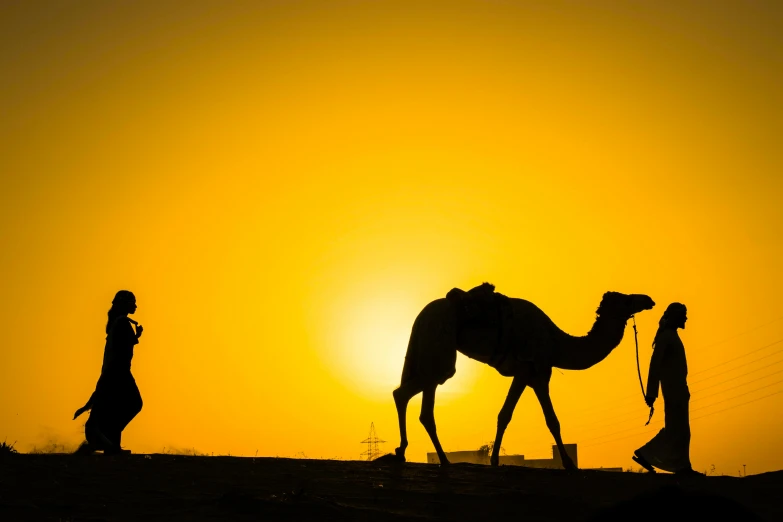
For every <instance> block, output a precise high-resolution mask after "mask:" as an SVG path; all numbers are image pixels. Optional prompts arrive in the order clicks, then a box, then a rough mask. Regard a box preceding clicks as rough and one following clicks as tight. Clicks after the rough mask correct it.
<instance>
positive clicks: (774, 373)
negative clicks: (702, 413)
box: [691, 365, 783, 402]
mask: <svg viewBox="0 0 783 522" xmlns="http://www.w3.org/2000/svg"><path fill="white" fill-rule="evenodd" d="M769 366H772V365H768V366H764V367H762V368H759V370H763V369H765V368H769ZM756 371H758V370H753V371H752V372H748V373H744V374H742V375H739V376H738V377H732V378H731V379H726V380H725V381H721V382H716V383H715V384H711V385H709V386H707V387H705V388H702V389H701V390H699V391H698V393H701V392H703V391H704V390H709V389H710V388H714V387H715V386H720V385H721V384H726V383H727V382H730V381H733V380H734V379H736V378H739V377H744V376H745V375H749V374H751V373H754V372H756ZM779 373H783V370H778V371H776V372H772V373H768V374H767V375H764V376H762V377H757V378H756V379H751V380H749V381H747V382H744V383H742V384H738V385H737V386H733V387H731V388H727V389H726V390H722V391H720V392H718V393H723V392H724V391H728V390H733V389H734V388H739V387H740V386H745V385H746V384H750V383H752V382H756V381H760V380H761V379H765V378H767V377H771V376H773V375H777V374H779ZM694 393H696V392H694ZM713 395H714V394H713ZM708 397H710V396H709V395H708ZM701 398H702V397H700V398H699V399H701ZM699 399H694V400H699ZM691 402H693V401H691Z"/></svg>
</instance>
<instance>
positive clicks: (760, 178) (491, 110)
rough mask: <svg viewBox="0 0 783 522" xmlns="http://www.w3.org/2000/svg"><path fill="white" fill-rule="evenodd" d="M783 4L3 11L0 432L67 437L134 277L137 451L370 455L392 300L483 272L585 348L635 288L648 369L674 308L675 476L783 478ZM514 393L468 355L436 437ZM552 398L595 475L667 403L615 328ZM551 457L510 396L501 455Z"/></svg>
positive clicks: (485, 436) (488, 435)
mask: <svg viewBox="0 0 783 522" xmlns="http://www.w3.org/2000/svg"><path fill="white" fill-rule="evenodd" d="M782 6H783V4H780V3H778V2H754V3H752V4H748V3H740V2H721V3H705V2H655V3H641V2H609V1H601V2H589V3H586V2H566V1H555V2H506V1H500V0H496V1H471V2H467V1H452V2H429V1H414V2H407V1H394V2H392V1H352V2H348V1H335V2H305V1H290V2H273V1H247V2H243V1H234V2H204V1H193V2H188V3H187V6H186V4H183V3H180V2H167V1H164V2H152V1H150V2H70V1H63V2H49V3H46V2H4V3H2V5H0V29H1V30H0V70H2V71H3V73H2V75H1V76H2V77H1V78H0V109H1V110H2V113H1V114H0V176H1V177H0V278H1V280H2V289H3V292H2V294H3V299H2V300H0V317H2V327H0V331H2V346H3V348H2V361H0V439H6V438H7V440H8V442H12V441H18V442H17V447H18V448H19V449H21V450H25V451H27V450H31V449H32V448H33V447H42V446H45V445H46V444H49V443H52V442H56V443H59V444H66V445H69V446H70V445H72V446H75V445H76V444H77V443H78V442H80V441H81V440H82V437H83V422H84V420H85V419H84V418H81V419H80V420H78V421H72V420H71V416H72V414H73V411H74V410H75V409H76V408H77V407H79V406H80V405H82V404H83V403H84V401H85V400H86V399H87V398H88V397H89V395H90V393H91V392H92V390H93V389H94V386H95V382H96V380H97V378H98V374H99V372H100V366H101V360H102V350H103V343H104V326H105V321H106V311H107V310H108V308H109V305H110V303H111V299H112V297H113V295H114V293H115V292H116V291H117V290H120V289H128V290H131V291H133V292H134V293H135V294H136V296H137V299H138V305H139V309H138V312H137V313H136V314H135V316H134V318H135V319H136V320H138V321H139V322H140V323H142V324H143V325H144V328H145V332H144V336H143V337H142V339H141V343H140V345H138V346H137V348H136V352H135V357H134V360H133V372H134V375H135V377H136V380H137V382H138V385H139V388H140V390H141V393H142V397H143V398H144V409H143V410H142V412H141V413H140V414H139V416H138V417H137V418H136V419H135V420H134V421H133V422H132V423H131V424H130V426H129V427H128V429H127V430H126V432H125V435H124V437H123V444H124V445H125V446H126V447H129V448H131V449H132V450H134V451H136V452H160V451H163V450H164V448H192V449H195V450H197V451H201V452H204V453H214V454H216V455H217V454H228V453H230V454H231V455H254V454H256V452H257V454H258V455H259V456H262V455H263V456H280V457H291V456H295V455H300V456H301V455H306V456H307V457H310V458H340V459H358V458H360V457H359V454H360V453H361V452H362V451H363V450H364V449H365V448H363V447H362V445H361V444H359V442H360V441H361V440H363V439H364V438H365V437H366V436H367V433H368V430H369V426H370V423H371V422H374V423H375V427H376V429H377V431H378V434H379V436H380V437H381V438H383V439H384V440H385V441H387V442H386V443H385V444H384V445H383V446H382V450H384V451H392V450H393V449H394V447H395V446H396V445H397V443H398V440H399V437H398V431H397V421H396V413H395V409H394V403H393V401H392V396H391V392H392V390H393V389H394V388H395V387H396V386H397V385H398V384H399V378H400V372H401V370H402V364H403V359H404V356H405V350H406V346H407V341H408V337H409V334H410V329H411V326H412V324H413V320H414V319H415V317H416V315H417V313H418V312H419V311H420V310H421V308H423V307H424V305H426V304H427V303H428V302H429V301H432V300H434V299H436V298H439V297H444V296H445V294H446V292H448V291H449V290H450V289H451V288H453V287H460V288H463V289H466V290H467V289H469V288H471V287H473V286H476V285H478V284H480V283H482V282H484V281H488V282H491V283H493V284H494V285H495V286H496V288H497V291H499V292H501V293H503V294H505V295H508V296H511V297H519V298H523V299H527V300H529V301H532V302H534V303H536V304H537V305H538V306H539V307H540V308H541V309H543V310H544V311H545V312H546V313H547V314H549V316H550V317H551V318H552V319H553V320H554V321H555V323H557V324H558V325H559V326H560V327H561V328H562V329H564V330H565V331H567V332H568V333H571V334H574V335H583V334H585V333H586V332H587V331H588V330H589V329H590V326H591V324H592V322H593V320H594V319H595V309H596V308H597V306H598V303H599V301H600V299H601V295H602V294H603V293H604V292H606V291H609V290H614V291H619V292H624V293H644V294H648V295H650V296H651V297H652V298H653V299H654V300H655V301H656V303H657V306H656V307H655V308H654V309H653V310H651V311H647V312H644V313H641V314H639V315H638V316H637V324H638V328H639V332H640V338H639V342H640V354H641V357H642V372H643V375H644V376H645V379H646V369H647V364H648V362H649V357H650V354H651V346H650V345H651V342H652V338H653V335H654V333H655V328H656V326H657V321H658V319H659V318H660V316H661V314H662V313H663V310H664V309H665V307H666V305H667V304H668V303H670V302H673V301H680V302H683V303H685V304H686V305H687V306H688V316H689V321H688V324H687V328H686V329H685V330H684V331H682V332H681V337H682V339H683V342H684V344H685V347H686V351H687V354H688V363H689V368H690V378H689V382H690V387H691V394H692V402H691V419H692V424H691V428H692V443H691V459H692V461H693V466H694V468H695V469H697V470H700V471H704V470H708V469H710V467H711V466H713V465H714V466H715V469H716V472H717V473H726V474H733V475H735V474H737V472H738V470H741V469H742V466H743V464H745V465H746V466H747V472H748V473H749V474H750V473H759V472H762V471H769V470H774V469H781V468H783V451H781V449H780V441H781V440H783V420H781V416H780V415H779V412H780V411H781V409H782V408H783V373H781V372H782V371H783V305H782V304H781V301H780V300H779V299H778V298H777V297H778V296H779V295H783V275H782V274H781V271H780V260H781V254H782V253H783V242H781V232H783V205H781V200H782V196H783V175H781V172H783V148H782V147H780V145H779V141H780V136H781V135H783V67H782V66H783V31H781V27H783V7H782ZM724 363H725V364H724ZM509 385H510V379H508V378H504V377H502V376H500V375H499V374H497V373H496V372H495V370H493V369H491V368H489V367H486V366H482V365H480V364H479V363H477V362H475V361H472V360H470V359H466V358H464V357H462V356H460V357H459V359H458V362H457V374H456V376H455V377H454V378H453V379H451V380H450V381H448V382H447V383H446V384H445V385H444V386H441V387H440V388H439V389H438V395H437V401H436V407H435V416H436V420H437V423H438V433H439V436H440V440H441V442H442V443H443V445H444V449H445V450H446V451H453V450H469V449H476V448H478V447H479V446H480V445H482V444H486V443H488V442H490V441H491V440H492V439H493V437H494V434H495V425H496V418H497V414H498V411H499V410H500V407H501V405H502V403H503V400H504V398H505V394H506V392H507V390H508V386H509ZM551 393H552V399H553V403H554V405H555V410H556V412H557V414H558V416H559V419H560V422H561V425H562V433H563V438H564V441H565V442H566V443H578V444H579V463H580V465H581V466H583V467H597V466H623V467H630V466H632V465H633V462H631V460H630V456H631V455H632V452H633V450H634V449H636V448H638V447H639V446H640V445H641V444H642V443H644V442H646V441H647V440H648V439H649V438H651V437H652V436H653V434H654V433H656V432H657V430H658V429H660V427H661V423H662V421H663V408H662V405H661V407H659V408H658V411H657V412H656V416H655V417H654V419H653V423H652V424H651V425H650V426H648V427H646V428H645V427H644V422H645V421H646V418H647V409H646V407H645V405H644V402H643V400H642V397H641V393H640V391H639V383H638V379H637V376H636V362H635V359H634V343H633V331H632V329H631V326H630V324H629V326H628V328H627V330H626V335H625V338H624V339H623V341H622V343H621V344H620V346H619V347H618V348H617V349H616V350H615V351H614V352H613V353H612V354H611V355H610V356H609V357H608V358H607V359H606V360H605V361H603V362H602V363H600V364H598V365H597V366H595V367H593V368H591V369H589V370H586V371H581V372H576V371H557V370H555V372H554V374H553V377H552V384H551ZM420 401H421V396H418V397H416V398H415V399H414V400H413V401H412V403H411V405H410V407H409V410H408V423H409V438H410V446H409V449H408V458H409V460H413V461H419V462H421V461H425V460H426V453H427V452H430V451H433V448H432V444H431V442H430V441H429V438H428V437H427V434H426V433H425V431H424V429H423V428H422V427H421V425H420V424H419V423H418V420H417V418H418V411H419V405H420ZM552 443H553V442H552V437H551V435H550V434H549V431H548V430H547V428H546V425H545V423H544V418H543V415H542V413H541V410H540V408H539V406H538V404H537V402H536V399H535V396H534V394H533V393H532V392H531V391H530V390H528V391H527V392H525V394H523V396H522V399H521V401H520V403H519V405H518V407H517V410H516V414H515V416H514V419H513V421H512V422H511V425H510V426H509V428H508V431H507V432H506V437H505V439H504V442H503V445H504V448H505V450H506V451H507V452H508V453H510V454H511V453H516V454H520V453H521V454H525V455H526V456H528V457H530V458H536V457H546V456H548V455H549V454H550V451H551V449H550V447H551V444H552Z"/></svg>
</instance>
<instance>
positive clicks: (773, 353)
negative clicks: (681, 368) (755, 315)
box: [693, 339, 783, 380]
mask: <svg viewBox="0 0 783 522" xmlns="http://www.w3.org/2000/svg"><path fill="white" fill-rule="evenodd" d="M781 341H783V339H778V340H777V341H775V342H774V343H770V344H768V345H766V346H762V347H761V348H758V349H756V350H753V351H751V352H748V353H746V354H744V355H740V356H738V357H734V358H733V359H729V360H728V361H723V362H722V363H720V364H716V365H715V366H711V367H709V368H705V369H704V370H699V371H698V372H693V375H698V374H700V373H704V372H708V371H710V370H714V369H715V368H718V367H719V366H723V365H724V364H728V363H730V362H733V361H736V360H737V359H742V358H743V357H747V356H748V355H751V354H754V353H756V352H760V351H761V350H764V349H766V348H769V347H770V346H775V345H776V344H778V343H779V342H781ZM781 352H783V350H777V351H774V352H772V353H771V354H767V355H765V356H764V357H760V358H758V359H754V360H752V361H750V362H746V363H743V364H741V365H739V366H737V367H735V369H736V368H742V367H743V366H747V365H748V364H753V363H754V362H756V361H760V360H762V359H766V358H767V357H772V356H773V355H775V354H778V353H781ZM727 371H731V370H727ZM715 375H720V374H719V373H717V374H715ZM715 375H713V376H712V377H715ZM712 377H706V378H704V379H702V380H707V379H712Z"/></svg>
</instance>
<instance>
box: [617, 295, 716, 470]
mask: <svg viewBox="0 0 783 522" xmlns="http://www.w3.org/2000/svg"><path fill="white" fill-rule="evenodd" d="M687 312H688V311H687V308H686V307H685V305H684V304H681V303H672V304H670V305H669V306H668V308H666V311H665V312H664V313H663V317H661V320H660V321H659V322H658V331H657V332H656V333H655V339H654V340H653V355H652V360H651V361H650V372H649V375H648V378H647V394H646V397H645V400H646V402H647V405H648V406H650V407H652V405H653V404H654V403H655V399H656V398H657V397H658V388H659V387H660V389H661V391H662V393H663V400H664V415H665V420H664V427H663V428H662V429H661V431H659V432H658V434H657V435H656V436H655V437H653V438H652V440H650V442H648V443H647V444H645V445H644V446H642V447H641V448H639V449H638V450H636V451H635V452H634V456H633V457H632V459H633V460H634V461H635V462H637V463H638V464H639V465H641V466H642V467H643V468H645V469H646V470H647V471H649V472H650V473H655V469H654V468H658V469H662V470H664V471H670V472H672V473H677V474H686V475H702V474H701V473H699V472H697V471H694V470H693V468H692V467H691V460H690V443H691V428H690V420H689V418H688V408H689V402H690V397H691V394H690V392H689V391H688V383H687V377H688V363H687V361H686V359H685V346H684V345H683V344H682V340H680V336H679V335H678V334H677V330H678V329H679V328H685V322H686V321H687V320H688V316H687Z"/></svg>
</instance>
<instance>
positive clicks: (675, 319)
mask: <svg viewBox="0 0 783 522" xmlns="http://www.w3.org/2000/svg"><path fill="white" fill-rule="evenodd" d="M687 320H688V309H687V308H686V307H685V305H684V304H682V303H672V304H670V305H669V306H668V307H667V308H666V311H665V312H663V317H661V320H660V322H659V323H658V326H660V327H661V328H671V329H673V330H676V329H677V328H685V322H686V321H687Z"/></svg>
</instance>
